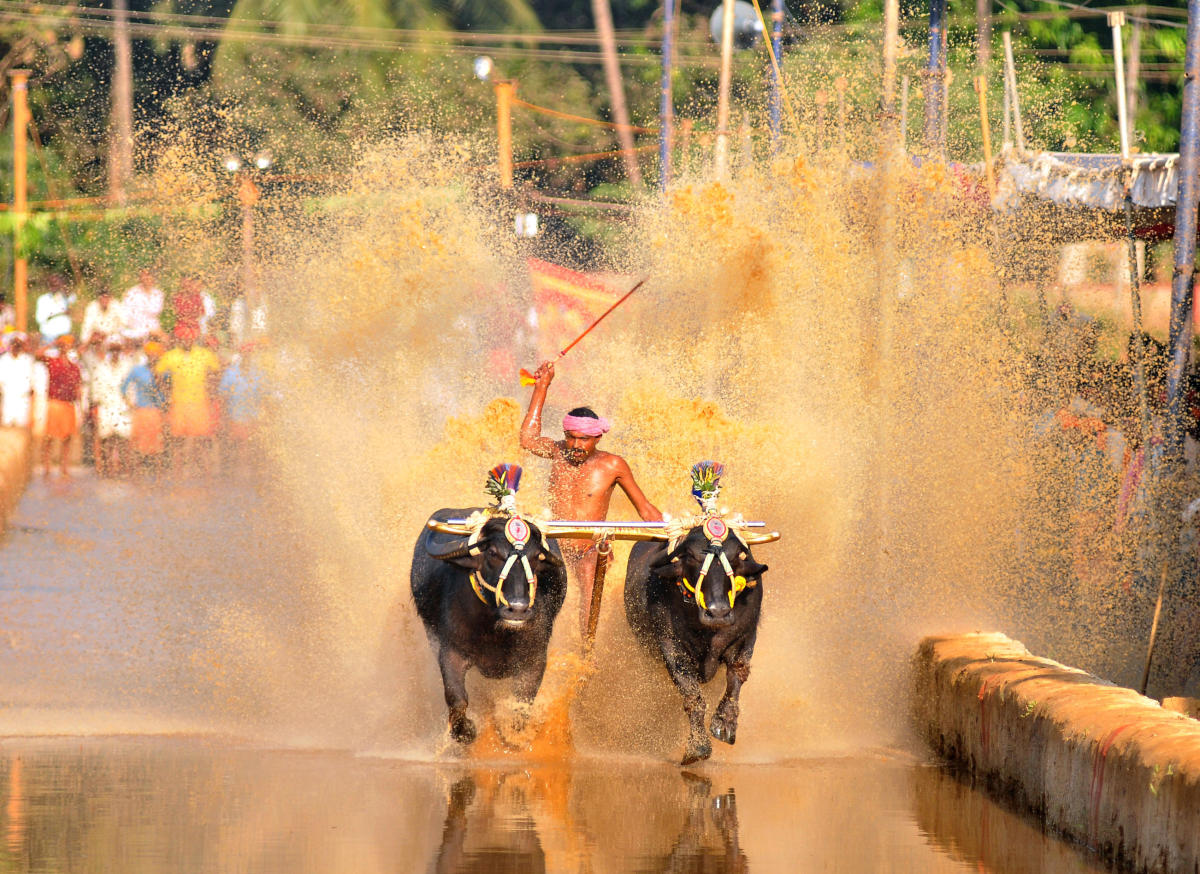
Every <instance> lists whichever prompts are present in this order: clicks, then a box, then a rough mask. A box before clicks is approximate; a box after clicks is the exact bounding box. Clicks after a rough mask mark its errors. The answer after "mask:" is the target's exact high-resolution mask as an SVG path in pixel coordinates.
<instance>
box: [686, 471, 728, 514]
mask: <svg viewBox="0 0 1200 874" xmlns="http://www.w3.org/2000/svg"><path fill="white" fill-rule="evenodd" d="M724 475H725V465H723V464H721V462H719V461H698V462H696V463H695V464H693V465H692V497H694V498H695V499H696V501H697V502H698V503H699V504H700V506H701V508H703V510H704V512H706V513H714V512H716V501H717V495H719V494H720V493H721V477H723V476H724Z"/></svg>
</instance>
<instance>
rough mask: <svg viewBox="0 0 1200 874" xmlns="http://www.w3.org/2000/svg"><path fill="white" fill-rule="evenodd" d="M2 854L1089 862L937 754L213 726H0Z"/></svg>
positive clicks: (597, 864)
mask: <svg viewBox="0 0 1200 874" xmlns="http://www.w3.org/2000/svg"><path fill="white" fill-rule="evenodd" d="M0 755H2V756H3V758H2V760H0V769H2V770H0V774H2V778H0V780H2V783H0V785H2V786H3V790H4V792H5V795H6V797H7V802H6V807H5V811H6V813H5V826H4V835H3V838H2V839H0V840H2V843H0V859H4V860H5V861H6V862H7V866H6V868H5V870H22V871H51V870H71V871H106V870H121V871H125V872H143V871H144V872H163V871H188V872H225V871H254V872H261V874H284V872H287V874H307V872H314V874H315V872H355V874H375V872H380V874H382V872H410V871H411V872H422V871H430V872H443V871H446V872H450V871H458V872H469V871H480V872H483V871H488V872H497V871H500V872H504V871H512V872H526V871H528V872H540V871H551V872H624V871H631V872H632V871H637V872H659V871H662V872H680V871H712V872H717V871H729V872H746V871H768V872H770V871H778V872H807V871H834V872H856V874H857V872H966V871H974V872H979V871H989V872H1046V874H1057V872H1063V874H1066V872H1096V871H1101V870H1104V869H1103V868H1101V867H1099V866H1098V865H1093V864H1091V863H1089V862H1088V861H1087V860H1086V859H1085V858H1084V856H1083V855H1082V854H1081V853H1080V852H1079V851H1078V850H1076V849H1074V848H1072V847H1069V846H1066V845H1063V844H1061V843H1059V842H1057V841H1056V840H1054V839H1053V838H1049V837H1047V836H1045V835H1043V834H1041V833H1040V832H1039V831H1038V829H1037V828H1036V827H1034V826H1032V825H1030V824H1029V823H1028V822H1027V821H1026V820H1024V819H1022V818H1020V817H1018V816H1015V815H1013V814H1011V813H1009V812H1007V811H1005V810H1003V809H1001V808H999V807H997V806H995V805H994V804H992V803H991V802H989V801H987V800H986V799H984V798H983V797H982V796H980V795H979V794H977V793H976V792H974V791H973V790H971V789H969V788H967V787H965V786H963V785H961V784H960V783H958V782H956V781H955V780H954V779H953V778H952V777H950V776H948V775H946V774H945V773H944V772H943V771H941V770H940V769H937V768H933V767H928V766H921V765H918V764H915V763H912V762H909V761H904V760H901V759H896V758H890V757H884V756H869V755H865V756H861V757H856V758H851V759H842V760H814V761H809V762H793V763H788V764H785V765H780V766H772V767H745V766H743V767H734V768H727V767H721V766H715V767H706V768H704V769H702V772H695V773H692V772H686V771H680V770H679V769H678V768H673V767H670V766H666V765H649V764H637V763H630V762H619V763H605V762H600V761H586V762H581V763H579V764H577V765H575V766H573V767H550V768H545V767H542V768H514V767H512V766H511V764H510V765H507V766H501V767H495V768H492V767H488V766H486V765H484V764H477V765H476V766H474V767H473V768H470V769H466V768H463V767H458V766H454V765H434V764H418V763H412V762H398V761H389V760H386V759H377V758H355V757H352V756H350V755H347V754H342V753H331V752H324V751H313V752H298V751H278V750H266V749H257V748H250V747H246V746H239V745H233V744H229V743H226V742H222V741H218V740H180V739H174V738H171V739H140V738H139V739H119V740H112V739H107V740H106V739H96V740H86V741H83V742H80V741H79V740H75V739H72V740H69V741H64V740H10V741H7V742H5V743H4V744H3V746H2V747H0Z"/></svg>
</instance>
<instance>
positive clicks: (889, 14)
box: [882, 0, 900, 116]
mask: <svg viewBox="0 0 1200 874" xmlns="http://www.w3.org/2000/svg"><path fill="white" fill-rule="evenodd" d="M899 47H900V0H884V4H883V101H882V102H883V113H884V115H885V116H891V115H893V114H894V113H895V111H896V58H897V57H898V53H899V50H900V49H899Z"/></svg>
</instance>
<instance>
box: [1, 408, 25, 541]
mask: <svg viewBox="0 0 1200 874" xmlns="http://www.w3.org/2000/svg"><path fill="white" fill-rule="evenodd" d="M29 453H30V438H29V432H28V431H27V430H25V429H24V428H0V533H3V532H4V529H5V527H7V525H8V518H9V516H10V515H11V514H12V511H13V509H14V508H15V507H16V506H17V501H18V500H20V498H21V492H23V491H24V490H25V484H26V483H27V482H29V469H30V467H29V466H30V463H31V462H30V454H29Z"/></svg>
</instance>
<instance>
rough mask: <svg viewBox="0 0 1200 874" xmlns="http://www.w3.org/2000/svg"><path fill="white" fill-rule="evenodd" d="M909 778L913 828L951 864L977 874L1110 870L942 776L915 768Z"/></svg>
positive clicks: (1022, 818) (953, 779) (966, 786)
mask: <svg viewBox="0 0 1200 874" xmlns="http://www.w3.org/2000/svg"><path fill="white" fill-rule="evenodd" d="M911 773H912V796H913V809H914V812H915V814H916V822H917V827H918V828H920V829H921V831H922V832H924V833H925V834H926V835H927V836H928V838H929V840H930V841H931V842H932V843H933V844H934V845H935V846H937V847H940V848H941V849H942V850H944V851H945V852H946V853H948V854H949V855H950V856H952V857H954V858H955V859H959V860H961V861H963V862H964V863H967V864H969V865H972V866H974V867H976V868H977V869H978V870H980V871H1020V872H1030V874H1034V872H1049V871H1054V872H1098V871H1106V870H1109V869H1108V868H1106V867H1104V866H1103V864H1102V863H1101V861H1100V860H1099V859H1098V858H1096V857H1094V856H1092V855H1090V854H1084V853H1083V852H1082V851H1080V850H1079V849H1076V848H1075V847H1073V846H1071V845H1070V844H1067V843H1064V842H1063V841H1060V840H1058V839H1057V838H1055V837H1053V836H1051V835H1049V834H1047V833H1046V832H1045V831H1044V830H1043V829H1042V828H1041V826H1040V825H1039V824H1038V823H1037V822H1035V821H1033V820H1031V819H1027V818H1025V817H1023V816H1021V815H1019V814H1017V813H1014V812H1013V811H1011V810H1008V809H1006V808H1004V807H1003V806H1001V805H999V804H996V803H995V802H993V801H991V800H990V799H989V798H987V796H985V795H982V794H981V793H979V792H977V791H975V789H973V788H972V787H971V786H970V785H969V784H967V783H965V782H963V781H961V780H959V779H956V778H954V777H952V776H950V775H948V774H947V773H946V772H945V771H942V770H940V769H937V768H914V769H913V770H912V772H911Z"/></svg>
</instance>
